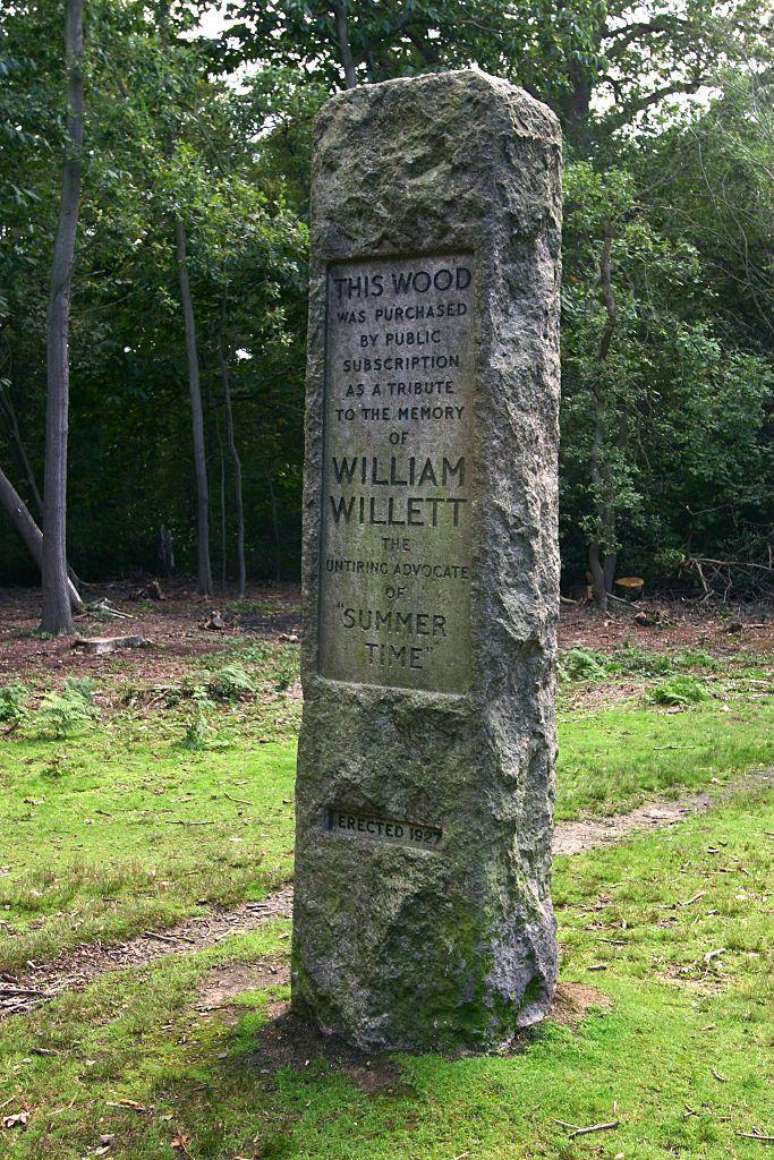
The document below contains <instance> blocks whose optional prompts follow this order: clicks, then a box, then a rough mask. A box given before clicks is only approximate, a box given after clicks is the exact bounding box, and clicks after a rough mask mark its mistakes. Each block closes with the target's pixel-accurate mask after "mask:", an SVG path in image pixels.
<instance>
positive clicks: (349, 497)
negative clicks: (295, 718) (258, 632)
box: [320, 254, 474, 693]
mask: <svg viewBox="0 0 774 1160" xmlns="http://www.w3.org/2000/svg"><path fill="white" fill-rule="evenodd" d="M473 309H474V268H473V258H472V255H470V254H452V255H444V256H440V257H439V256H434V257H428V256H418V257H415V258H401V259H394V258H384V259H375V260H373V261H363V262H347V263H334V264H331V265H330V266H329V268H328V274H327V311H328V319H327V345H326V394H325V416H324V423H325V451H324V454H325V464H324V472H323V494H322V551H321V559H320V567H321V599H320V670H321V673H322V675H323V676H325V677H329V678H332V679H333V680H341V681H356V682H359V683H363V684H371V685H387V686H397V687H402V688H413V689H428V690H435V691H439V692H446V693H464V692H465V691H466V690H467V689H468V687H469V684H470V578H471V576H470V570H471V530H472V527H473V520H474V509H473V500H472V483H473V477H474V475H473V473H474V464H473V461H472V455H471V442H472V441H471V433H472V429H471V424H472V420H473V415H472V396H473V342H472V333H473Z"/></svg>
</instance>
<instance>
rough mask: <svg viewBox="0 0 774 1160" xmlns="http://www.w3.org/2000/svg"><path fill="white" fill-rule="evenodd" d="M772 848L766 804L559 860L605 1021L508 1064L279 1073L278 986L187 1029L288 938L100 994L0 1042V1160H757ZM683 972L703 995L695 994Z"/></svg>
mask: <svg viewBox="0 0 774 1160" xmlns="http://www.w3.org/2000/svg"><path fill="white" fill-rule="evenodd" d="M772 830H774V810H772V807H771V805H770V804H768V805H767V804H766V803H764V802H763V801H762V800H761V799H760V797H759V796H755V795H748V796H747V797H742V798H740V799H739V800H736V801H734V802H732V803H729V804H728V805H726V806H725V807H723V808H722V809H720V810H719V811H718V812H717V813H711V814H707V815H704V816H701V817H695V818H693V819H692V820H691V821H689V822H687V823H684V824H682V825H681V826H679V827H675V828H674V829H672V830H669V831H664V832H661V833H657V834H652V835H649V836H647V837H645V838H641V839H638V840H636V841H632V842H629V843H627V844H626V845H624V846H621V847H619V848H610V849H606V850H604V851H598V852H595V853H593V854H589V855H583V856H579V857H575V858H572V859H568V858H563V859H560V860H559V861H558V864H557V867H556V875H555V885H554V895H555V898H556V902H557V914H558V919H559V936H560V941H561V945H562V976H563V978H564V979H565V981H567V982H573V981H575V982H578V983H583V984H585V985H588V984H591V985H593V986H594V987H595V988H597V989H598V990H599V991H600V992H602V994H604V995H605V996H606V997H607V998H608V999H609V1000H611V1001H612V1006H611V1008H610V1009H608V1010H601V1009H599V1010H596V1011H594V1010H593V1009H592V1010H591V1011H590V1012H588V1013H587V1015H586V1017H585V1018H584V1019H583V1020H582V1021H581V1022H580V1023H579V1024H578V1025H577V1026H576V1027H575V1028H574V1029H571V1028H568V1027H566V1026H562V1025H559V1024H557V1023H554V1022H551V1021H549V1022H547V1023H546V1024H545V1025H544V1026H543V1027H542V1028H541V1029H539V1030H538V1031H536V1032H534V1033H533V1034H532V1035H530V1036H527V1037H525V1039H524V1041H523V1042H522V1044H520V1046H519V1048H518V1050H517V1051H516V1052H515V1053H508V1054H504V1055H502V1056H488V1057H481V1056H468V1057H462V1058H458V1059H448V1058H444V1057H441V1056H438V1055H424V1056H406V1055H400V1056H393V1057H390V1058H389V1059H388V1060H386V1061H385V1060H382V1059H379V1058H377V1059H375V1060H372V1061H370V1062H369V1061H367V1060H365V1059H364V1058H361V1059H359V1060H357V1059H356V1060H354V1062H351V1063H350V1064H347V1063H346V1061H345V1064H344V1065H340V1064H339V1063H337V1062H336V1061H335V1060H334V1061H332V1060H331V1058H330V1056H329V1054H327V1053H326V1051H325V1050H324V1049H323V1048H321V1047H319V1046H318V1047H308V1046H307V1041H306V1040H302V1041H301V1042H300V1044H299V1045H298V1046H297V1047H296V1049H295V1051H294V1050H292V1049H287V1050H284V1052H283V1051H279V1052H278V1051H277V1049H276V1041H275V1040H273V1039H272V1038H271V1037H272V1036H274V1035H275V1034H276V1025H275V1020H276V1018H277V1003H278V1001H280V1000H282V999H284V998H286V997H287V993H288V992H287V988H286V987H285V985H284V984H276V985H275V984H270V985H269V986H268V987H267V988H265V989H262V990H260V989H259V990H256V989H254V988H248V989H247V990H246V991H244V992H243V993H241V994H236V995H234V996H232V997H231V998H230V999H229V1010H228V1012H227V1013H224V1012H223V1011H220V1010H218V1009H214V1010H205V1011H200V1010H199V1009H198V1008H199V1006H200V997H201V994H202V987H203V986H209V985H211V981H212V980H213V979H214V978H217V975H218V970H219V969H221V968H222V969H226V970H228V969H230V965H232V964H233V963H235V962H236V963H245V964H249V963H260V962H261V961H266V959H267V957H268V958H269V960H270V961H282V960H286V955H287V947H288V937H287V936H288V933H289V924H288V923H286V922H275V923H272V924H269V925H267V927H265V928H263V929H262V930H261V931H259V932H255V933H253V934H250V935H246V936H241V937H237V938H229V939H228V940H226V941H225V942H224V943H222V944H220V945H219V946H217V947H215V948H213V949H211V950H208V951H206V952H201V953H198V954H195V955H175V956H172V957H170V958H169V959H165V960H163V961H162V962H160V963H158V964H156V965H154V966H153V967H151V968H145V969H142V970H131V971H124V972H120V973H118V974H114V975H106V976H103V977H102V978H101V979H100V980H99V981H98V982H97V983H95V984H93V985H92V986H91V987H89V988H88V990H87V991H86V992H84V993H83V994H80V995H69V996H65V997H63V998H61V999H59V1000H57V1001H56V1002H54V1003H52V1004H51V1005H49V1006H48V1007H46V1008H45V1009H40V1010H38V1011H37V1012H35V1013H33V1014H32V1015H31V1016H29V1017H25V1018H15V1019H11V1020H9V1021H7V1022H6V1023H5V1024H3V1025H0V1061H1V1062H0V1067H1V1068H2V1074H1V1076H0V1102H2V1101H4V1100H6V1099H9V1098H10V1101H11V1102H10V1103H9V1104H8V1105H7V1107H8V1108H9V1109H13V1110H16V1109H21V1108H24V1109H26V1110H27V1113H28V1125H27V1128H26V1130H14V1131H13V1132H11V1131H10V1130H9V1131H7V1132H6V1133H5V1134H4V1137H3V1143H4V1144H5V1145H6V1149H7V1155H8V1157H9V1160H33V1158H34V1160H38V1158H42V1157H44V1156H46V1157H48V1156H56V1157H57V1160H60V1158H61V1160H78V1158H80V1157H81V1156H85V1155H89V1154H93V1152H92V1150H93V1149H94V1148H95V1147H97V1146H98V1141H99V1137H100V1136H101V1135H105V1134H108V1135H112V1136H113V1141H112V1144H111V1151H110V1152H109V1153H108V1154H109V1155H115V1156H118V1157H126V1158H127V1160H129V1158H131V1160H158V1158H159V1157H162V1156H166V1155H170V1156H171V1155H174V1154H175V1150H174V1149H173V1147H172V1145H173V1143H174V1142H175V1141H177V1144H176V1150H177V1152H178V1153H180V1151H181V1148H180V1145H181V1143H182V1145H183V1146H184V1147H185V1150H186V1151H187V1152H188V1154H189V1155H190V1156H192V1157H196V1158H197V1160H234V1158H235V1157H238V1156H244V1157H248V1156H250V1157H254V1156H258V1157H285V1158H288V1160H290V1158H297V1160H366V1158H368V1160H372V1158H373V1157H376V1160H402V1158H403V1157H410V1158H411V1160H428V1158H429V1160H454V1158H459V1157H460V1156H463V1155H464V1154H465V1153H466V1152H468V1153H470V1156H471V1157H476V1156H478V1157H485V1158H486V1160H533V1158H534V1157H549V1158H555V1160H559V1158H561V1160H578V1158H580V1157H584V1156H598V1157H607V1158H608V1160H613V1158H614V1157H615V1156H617V1155H620V1154H621V1153H623V1155H624V1157H633V1158H635V1157H636V1158H637V1160H640V1158H641V1157H642V1158H644V1160H668V1158H670V1157H674V1156H676V1155H678V1156H685V1157H689V1156H690V1157H693V1156H696V1157H702V1158H703V1160H727V1158H729V1157H731V1158H732V1160H734V1158H738V1160H746V1158H747V1157H752V1156H758V1155H760V1154H761V1153H760V1148H761V1145H760V1144H756V1143H754V1142H751V1141H749V1140H745V1139H744V1138H743V1137H742V1136H740V1135H738V1133H740V1132H745V1131H750V1130H752V1129H754V1128H756V1127H757V1128H758V1130H759V1131H765V1130H766V1128H767V1127H768V1128H769V1129H770V1128H771V1126H772V1125H771V1121H770V1120H769V1119H767V1117H768V1115H769V1112H770V1104H769V1100H768V1088H767V1082H766V1069H765V1060H766V1039H767V1022H766V1011H767V1007H766V1004H767V1001H768V1000H769V999H770V997H771V995H770V986H771V984H770V979H771V972H770V971H768V972H767V970H766V962H765V959H764V957H763V954H762V951H763V949H764V942H765V914H764V911H763V908H762V907H760V906H757V905H749V904H746V900H745V899H744V898H739V897H738V895H740V894H741V893H743V892H745V891H747V892H751V894H754V895H755V897H756V898H763V897H764V896H765V895H766V894H770V892H771V890H772V883H771V881H770V880H767V877H766V875H767V874H769V875H770V873H771V862H770V858H769V857H768V855H767V851H766V836H767V834H769V833H771V832H772ZM713 851H714V852H713ZM721 947H722V948H725V949H724V951H723V954H722V955H720V956H714V957H710V958H709V959H707V956H708V954H711V952H712V951H714V950H717V949H718V948H721ZM219 964H220V967H219ZM696 964H698V965H699V966H698V967H696ZM684 966H688V967H690V969H691V971H693V970H694V969H698V970H700V971H702V972H704V973H706V974H707V975H709V976H711V978H712V985H711V986H710V985H705V984H703V985H702V986H701V987H697V986H696V984H695V980H694V979H693V977H692V975H691V974H685V975H681V974H680V973H679V972H680V970H681V969H682V968H683V967H684ZM599 967H603V968H604V969H603V970H592V968H599ZM267 1036H269V1038H268V1039H267ZM272 1043H275V1046H273V1047H272V1046H271V1045H272ZM39 1050H42V1051H44V1052H54V1053H55V1054H44V1055H37V1054H35V1053H36V1051H39ZM371 1070H373V1071H375V1072H377V1073H378V1072H380V1071H381V1072H383V1073H385V1074H386V1081H385V1082H372V1081H371V1079H370V1077H369V1072H370V1071H371ZM598 1123H613V1124H615V1127H614V1128H611V1129H609V1130H607V1131H604V1132H600V1133H598V1134H595V1135H591V1136H589V1137H580V1138H575V1139H573V1138H571V1136H570V1132H571V1130H572V1128H571V1127H568V1126H567V1125H577V1126H579V1127H580V1126H589V1125H592V1124H598Z"/></svg>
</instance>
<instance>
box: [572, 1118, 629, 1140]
mask: <svg viewBox="0 0 774 1160" xmlns="http://www.w3.org/2000/svg"><path fill="white" fill-rule="evenodd" d="M620 1125H621V1121H620V1120H610V1122H609V1123H607V1124H590V1125H589V1127H588V1128H576V1129H575V1131H574V1132H570V1139H571V1140H572V1138H573V1137H574V1136H590V1135H591V1133H592V1132H609V1131H610V1130H611V1129H612V1128H618V1127H620Z"/></svg>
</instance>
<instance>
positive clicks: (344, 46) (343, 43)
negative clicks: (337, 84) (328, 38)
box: [332, 0, 357, 89]
mask: <svg viewBox="0 0 774 1160" xmlns="http://www.w3.org/2000/svg"><path fill="white" fill-rule="evenodd" d="M332 7H333V12H334V15H335V17H336V38H337V40H338V42H339V55H340V56H341V63H342V66H343V68H344V80H345V83H346V86H347V88H348V89H356V88H357V72H356V71H355V62H354V59H353V57H352V49H351V47H350V43H349V28H348V27H347V0H334V2H333V5H332Z"/></svg>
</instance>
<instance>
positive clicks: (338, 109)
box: [292, 71, 561, 1049]
mask: <svg viewBox="0 0 774 1160" xmlns="http://www.w3.org/2000/svg"><path fill="white" fill-rule="evenodd" d="M560 170H561V152H560V131H559V126H558V123H557V121H556V118H555V117H554V116H553V114H552V113H551V112H550V111H549V110H548V109H547V108H546V107H545V106H543V105H541V104H539V103H538V102H537V101H535V100H533V99H532V98H531V97H529V96H527V94H526V93H524V92H522V91H521V90H519V89H516V88H513V87H512V86H511V85H509V84H506V83H505V82H504V81H501V80H497V79H495V78H493V77H489V76H486V75H484V74H482V73H479V72H474V71H464V72H452V73H444V74H438V75H432V76H425V77H420V78H414V79H407V80H395V81H388V82H386V83H384V84H378V85H369V86H367V87H364V88H359V89H355V90H354V91H351V92H347V93H342V94H340V95H338V96H336V97H334V98H333V99H332V100H331V101H329V102H328V104H327V105H326V106H325V108H324V109H323V111H322V112H321V114H320V117H319V120H318V123H317V133H316V145H315V159H314V177H313V187H312V206H313V213H312V271H311V288H310V292H311V300H310V312H309V357H308V381H307V433H306V484H305V492H304V566H303V569H304V593H305V596H304V599H305V613H306V630H305V638H304V645H303V654H302V670H303V684H304V695H305V703H304V717H303V727H302V731H301V741H300V748H299V759H298V788H297V845H296V887H295V890H296V893H295V910H294V929H293V975H292V986H293V1007H294V1009H295V1011H296V1012H297V1013H299V1014H301V1015H303V1016H304V1017H305V1018H312V1019H314V1020H315V1021H316V1022H317V1023H318V1024H319V1025H320V1026H321V1027H322V1028H323V1030H324V1031H330V1032H337V1033H339V1034H341V1035H343V1036H345V1037H346V1038H348V1039H349V1040H350V1041H352V1042H354V1043H356V1044H358V1045H359V1046H361V1047H364V1048H369V1049H381V1048H405V1049H427V1048H445V1047H451V1046H454V1045H465V1046H468V1047H479V1048H481V1049H486V1048H489V1047H493V1046H496V1045H498V1044H500V1043H502V1042H504V1041H507V1040H508V1039H509V1038H510V1037H512V1035H513V1034H514V1032H515V1031H516V1030H517V1029H518V1028H520V1027H524V1026H527V1025H529V1024H531V1023H534V1022H536V1021H538V1020H540V1019H541V1018H542V1017H543V1016H544V1015H545V1014H546V1012H547V1011H548V1009H549V1007H550V1004H551V996H552V992H553V988H554V980H555V974H556V942H555V923H554V916H553V912H552V908H551V901H550V897H549V871H550V861H551V825H552V804H553V792H554V790H553V785H554V781H553V778H554V757H555V749H556V743H555V736H554V663H555V647H556V646H555V626H556V620H557V612H558V572H559V559H558V550H557V418H558V403H559V320H558V314H559V260H560V204H561V203H560Z"/></svg>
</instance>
